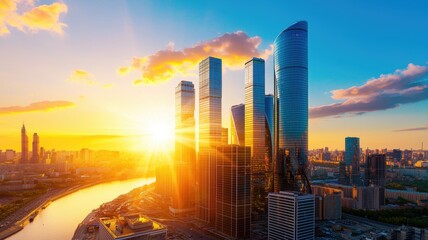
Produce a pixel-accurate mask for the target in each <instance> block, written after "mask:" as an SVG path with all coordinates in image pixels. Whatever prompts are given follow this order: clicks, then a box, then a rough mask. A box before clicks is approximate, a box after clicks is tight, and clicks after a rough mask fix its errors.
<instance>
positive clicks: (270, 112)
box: [265, 94, 274, 152]
mask: <svg viewBox="0 0 428 240" xmlns="http://www.w3.org/2000/svg"><path fill="white" fill-rule="evenodd" d="M273 116H274V108H273V95H272V94H268V95H265V117H266V130H265V131H266V134H269V138H270V143H271V144H270V145H269V146H266V147H269V148H271V150H270V151H271V152H272V150H273V149H272V148H273Z"/></svg>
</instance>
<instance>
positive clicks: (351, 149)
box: [345, 137, 362, 186]
mask: <svg viewBox="0 0 428 240" xmlns="http://www.w3.org/2000/svg"><path fill="white" fill-rule="evenodd" d="M345 164H346V165H347V166H348V168H349V166H351V174H352V175H351V176H350V177H351V179H350V181H349V182H350V183H351V184H352V185H357V186H359V185H361V184H362V181H361V174H360V139H359V138H357V137H347V138H345Z"/></svg>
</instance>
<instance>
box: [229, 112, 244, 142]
mask: <svg viewBox="0 0 428 240" xmlns="http://www.w3.org/2000/svg"><path fill="white" fill-rule="evenodd" d="M230 135H231V140H232V141H231V144H235V145H241V146H244V143H245V142H244V141H245V138H244V135H245V105H244V104H239V105H234V106H232V107H231V108H230Z"/></svg>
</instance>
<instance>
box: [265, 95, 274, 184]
mask: <svg viewBox="0 0 428 240" xmlns="http://www.w3.org/2000/svg"><path fill="white" fill-rule="evenodd" d="M273 116H274V108H273V95H272V94H268V95H265V119H266V120H265V152H266V155H265V156H266V157H265V159H266V163H267V166H266V192H272V191H273V190H274V189H273V184H274V183H273V161H272V160H273V120H274V118H273Z"/></svg>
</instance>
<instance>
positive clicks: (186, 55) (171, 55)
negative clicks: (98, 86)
mask: <svg viewBox="0 0 428 240" xmlns="http://www.w3.org/2000/svg"><path fill="white" fill-rule="evenodd" d="M261 41H262V40H261V38H260V37H258V36H255V37H249V36H248V35H247V34H246V33H245V32H243V31H237V32H234V33H226V34H223V35H222V36H220V37H217V38H214V39H211V40H208V41H205V42H201V43H198V44H196V45H195V46H193V47H190V48H185V49H183V50H181V51H176V50H174V43H172V42H169V43H168V46H167V48H166V49H165V50H160V51H158V52H156V53H154V54H152V55H149V56H145V57H142V58H141V57H134V58H133V59H132V64H130V66H124V67H120V68H119V69H118V70H117V72H118V73H119V74H120V75H126V74H127V73H129V72H131V71H133V70H136V71H141V72H142V75H141V77H140V78H139V79H137V80H135V81H134V84H140V83H144V84H155V83H158V82H163V81H168V80H170V79H171V78H173V77H174V76H175V75H176V74H177V73H179V74H181V75H186V74H188V72H189V71H191V70H193V69H195V68H196V66H197V65H198V63H199V62H200V61H201V60H203V59H204V58H206V57H208V56H213V57H218V58H221V59H222V60H223V65H224V66H225V67H227V68H230V69H241V68H243V66H244V63H245V61H247V60H249V59H251V58H252V57H261V58H267V57H269V55H271V54H272V48H273V46H272V45H271V46H270V48H269V49H265V50H264V51H259V50H258V47H259V45H260V43H261Z"/></svg>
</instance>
